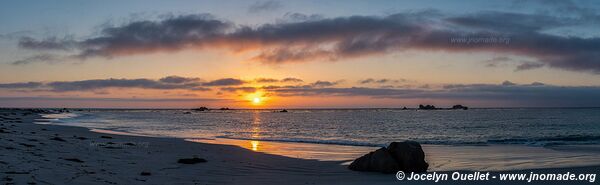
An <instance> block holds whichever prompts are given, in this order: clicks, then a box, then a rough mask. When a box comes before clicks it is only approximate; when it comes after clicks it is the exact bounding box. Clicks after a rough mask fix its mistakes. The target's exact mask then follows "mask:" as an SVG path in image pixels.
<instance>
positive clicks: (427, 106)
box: [419, 105, 437, 110]
mask: <svg viewBox="0 0 600 185" xmlns="http://www.w3.org/2000/svg"><path fill="white" fill-rule="evenodd" d="M419 109H420V110H436V109H437V108H435V106H433V105H425V106H423V105H419Z"/></svg>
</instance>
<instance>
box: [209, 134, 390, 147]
mask: <svg viewBox="0 0 600 185" xmlns="http://www.w3.org/2000/svg"><path fill="white" fill-rule="evenodd" d="M217 138H224V139H237V140H256V141H273V142H292V143H312V144H329V145H347V146H372V147H383V146H386V144H380V143H369V142H359V141H347V140H320V139H308V138H245V137H233V136H217Z"/></svg>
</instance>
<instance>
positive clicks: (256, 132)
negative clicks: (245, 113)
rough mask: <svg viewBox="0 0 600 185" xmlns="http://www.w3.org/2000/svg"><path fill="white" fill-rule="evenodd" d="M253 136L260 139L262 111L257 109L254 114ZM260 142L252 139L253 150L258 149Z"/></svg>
mask: <svg viewBox="0 0 600 185" xmlns="http://www.w3.org/2000/svg"><path fill="white" fill-rule="evenodd" d="M252 138H253V139H258V138H260V112H258V111H256V112H254V114H253V119H252ZM259 144H260V142H259V141H256V140H251V141H250V145H251V146H252V151H258V146H259Z"/></svg>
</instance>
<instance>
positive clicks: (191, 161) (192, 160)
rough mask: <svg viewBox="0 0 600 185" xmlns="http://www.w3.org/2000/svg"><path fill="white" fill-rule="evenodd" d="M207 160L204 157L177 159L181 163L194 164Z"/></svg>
mask: <svg viewBox="0 0 600 185" xmlns="http://www.w3.org/2000/svg"><path fill="white" fill-rule="evenodd" d="M205 162H207V161H206V159H202V158H197V157H194V158H183V159H179V160H177V163H181V164H196V163H205Z"/></svg>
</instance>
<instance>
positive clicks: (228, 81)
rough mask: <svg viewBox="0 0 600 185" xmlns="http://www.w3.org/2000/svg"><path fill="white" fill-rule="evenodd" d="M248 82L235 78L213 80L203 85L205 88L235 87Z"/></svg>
mask: <svg viewBox="0 0 600 185" xmlns="http://www.w3.org/2000/svg"><path fill="white" fill-rule="evenodd" d="M245 83H246V82H245V81H243V80H240V79H235V78H223V79H218V80H213V81H210V82H206V83H202V85H204V86H235V85H243V84H245Z"/></svg>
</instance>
